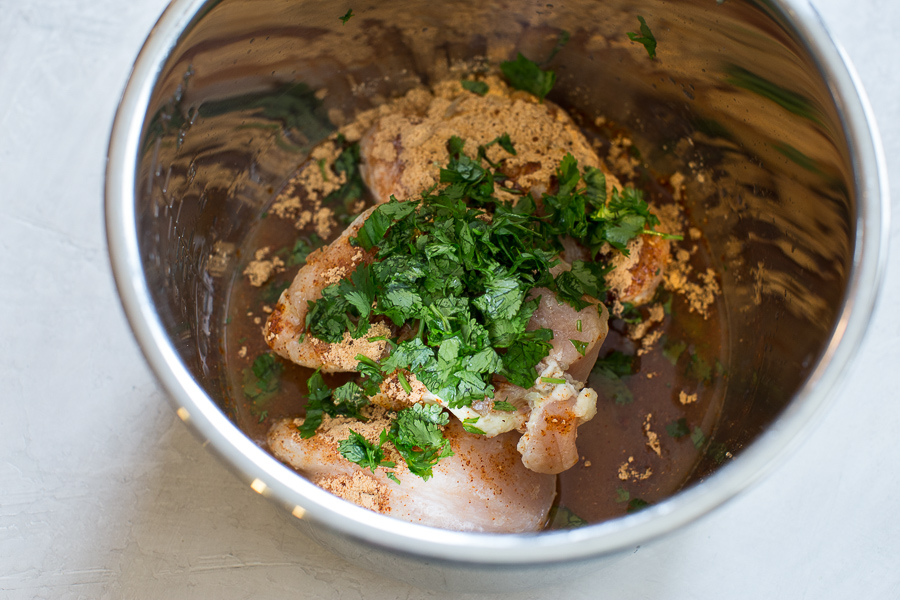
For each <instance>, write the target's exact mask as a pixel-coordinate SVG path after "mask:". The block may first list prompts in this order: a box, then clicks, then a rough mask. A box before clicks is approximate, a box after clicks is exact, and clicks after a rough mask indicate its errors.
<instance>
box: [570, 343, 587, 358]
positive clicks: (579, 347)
mask: <svg viewBox="0 0 900 600" xmlns="http://www.w3.org/2000/svg"><path fill="white" fill-rule="evenodd" d="M569 341H570V342H572V345H573V346H575V350H577V351H578V354H580V355H582V356H584V353H585V352H586V351H587V346H588V343H587V342H582V341H581V340H569Z"/></svg>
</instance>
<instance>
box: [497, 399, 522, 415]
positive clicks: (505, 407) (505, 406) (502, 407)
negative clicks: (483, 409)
mask: <svg viewBox="0 0 900 600" xmlns="http://www.w3.org/2000/svg"><path fill="white" fill-rule="evenodd" d="M493 408H494V410H499V411H503V412H516V407H515V406H513V405H512V404H510V403H509V402H507V401H506V400H494V404H493Z"/></svg>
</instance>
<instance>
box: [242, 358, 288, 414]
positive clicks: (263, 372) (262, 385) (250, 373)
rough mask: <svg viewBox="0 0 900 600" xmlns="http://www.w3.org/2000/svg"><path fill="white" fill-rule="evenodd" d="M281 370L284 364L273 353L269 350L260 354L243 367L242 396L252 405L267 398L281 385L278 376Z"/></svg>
mask: <svg viewBox="0 0 900 600" xmlns="http://www.w3.org/2000/svg"><path fill="white" fill-rule="evenodd" d="M283 370H284V365H283V364H282V363H281V362H280V361H279V360H278V359H276V358H275V355H273V354H271V353H269V352H267V353H265V354H260V355H259V356H257V357H256V359H255V360H254V361H253V364H252V365H251V366H250V368H249V369H244V378H243V385H242V389H243V392H244V396H246V397H247V399H248V400H250V401H251V402H253V404H254V405H258V404H261V403H263V402H265V401H267V400H269V398H271V397H272V396H273V395H275V392H277V391H278V389H279V388H280V387H281V380H280V376H281V372H282V371H283Z"/></svg>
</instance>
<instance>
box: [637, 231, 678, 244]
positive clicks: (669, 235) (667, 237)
mask: <svg viewBox="0 0 900 600" xmlns="http://www.w3.org/2000/svg"><path fill="white" fill-rule="evenodd" d="M641 234H642V235H655V236H658V237H661V238H662V239H664V240H674V241H676V242H680V241H682V240H683V239H684V236H683V235H675V234H674V233H663V232H662V231H654V230H652V229H644V230H643V231H641Z"/></svg>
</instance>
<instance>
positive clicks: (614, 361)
mask: <svg viewBox="0 0 900 600" xmlns="http://www.w3.org/2000/svg"><path fill="white" fill-rule="evenodd" d="M633 361H634V357H632V356H628V355H627V354H625V353H624V352H619V351H618V350H613V351H612V352H610V353H609V354H607V355H606V356H605V357H603V358H601V359H600V360H598V361H597V362H596V363H594V369H593V370H594V372H603V373H605V374H607V375H608V376H609V377H614V378H618V377H627V376H628V375H632V374H633V373H634V366H633Z"/></svg>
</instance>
